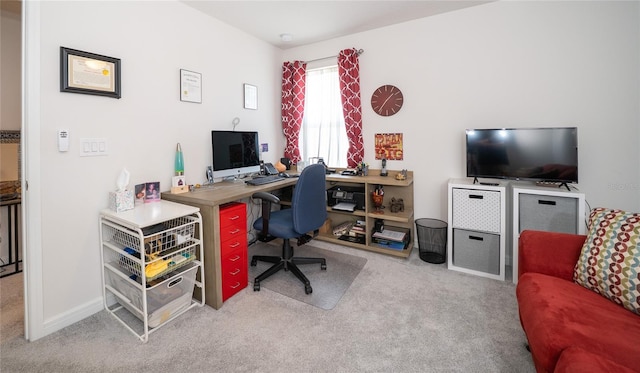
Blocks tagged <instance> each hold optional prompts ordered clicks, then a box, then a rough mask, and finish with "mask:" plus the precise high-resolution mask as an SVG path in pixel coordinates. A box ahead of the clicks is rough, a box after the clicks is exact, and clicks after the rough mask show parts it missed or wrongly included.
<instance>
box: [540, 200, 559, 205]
mask: <svg viewBox="0 0 640 373" xmlns="http://www.w3.org/2000/svg"><path fill="white" fill-rule="evenodd" d="M538 204H539V205H549V206H555V205H556V201H545V200H543V199H540V200H538Z"/></svg>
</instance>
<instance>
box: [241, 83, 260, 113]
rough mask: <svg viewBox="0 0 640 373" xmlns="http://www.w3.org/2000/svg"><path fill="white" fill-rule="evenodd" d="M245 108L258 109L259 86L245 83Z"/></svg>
mask: <svg viewBox="0 0 640 373" xmlns="http://www.w3.org/2000/svg"><path fill="white" fill-rule="evenodd" d="M244 108H245V109H252V110H258V87H256V86H255V85H251V84H245V85H244Z"/></svg>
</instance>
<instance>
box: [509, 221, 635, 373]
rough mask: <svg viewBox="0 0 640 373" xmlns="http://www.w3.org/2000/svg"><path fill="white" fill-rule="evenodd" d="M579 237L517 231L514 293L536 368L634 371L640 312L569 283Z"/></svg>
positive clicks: (579, 244) (567, 371) (578, 246)
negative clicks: (516, 263) (634, 311)
mask: <svg viewBox="0 0 640 373" xmlns="http://www.w3.org/2000/svg"><path fill="white" fill-rule="evenodd" d="M585 238H586V236H581V235H572V234H565V233H553V232H540V231H524V232H522V233H521V235H520V239H519V248H518V250H519V251H518V269H519V273H518V285H517V287H516V297H517V299H518V308H519V312H520V322H521V324H522V328H523V329H524V332H525V334H526V335H527V340H528V342H529V348H530V350H531V356H532V358H533V362H534V364H535V367H536V370H537V371H538V372H539V373H540V372H562V373H570V372H576V373H578V372H580V373H584V372H616V373H620V372H636V373H640V316H639V315H637V314H635V313H633V312H631V311H629V310H627V309H625V308H624V307H622V306H619V305H617V304H615V303H614V302H612V301H610V300H609V299H607V298H605V297H603V296H601V295H599V294H597V293H595V292H594V291H591V290H588V289H586V288H584V287H582V286H580V285H578V284H576V283H574V282H573V269H574V266H575V264H576V262H577V261H578V256H579V254H580V251H581V249H582V245H583V243H584V241H585Z"/></svg>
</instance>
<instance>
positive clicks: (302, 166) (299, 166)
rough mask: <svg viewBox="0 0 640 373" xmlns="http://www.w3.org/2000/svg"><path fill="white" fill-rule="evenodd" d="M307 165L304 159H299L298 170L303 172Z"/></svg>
mask: <svg viewBox="0 0 640 373" xmlns="http://www.w3.org/2000/svg"><path fill="white" fill-rule="evenodd" d="M306 166H307V165H306V164H305V162H304V161H298V163H297V164H296V169H297V171H298V172H302V170H304V168H305V167H306Z"/></svg>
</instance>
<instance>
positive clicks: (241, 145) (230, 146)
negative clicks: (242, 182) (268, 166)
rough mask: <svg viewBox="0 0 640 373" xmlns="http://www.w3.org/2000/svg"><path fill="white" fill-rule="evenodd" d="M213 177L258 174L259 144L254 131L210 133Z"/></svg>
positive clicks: (219, 131)
mask: <svg viewBox="0 0 640 373" xmlns="http://www.w3.org/2000/svg"><path fill="white" fill-rule="evenodd" d="M211 148H212V152H213V177H214V178H227V177H238V176H240V175H244V174H250V173H255V172H260V142H259V141H258V132H255V131H223V130H213V131H211Z"/></svg>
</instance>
